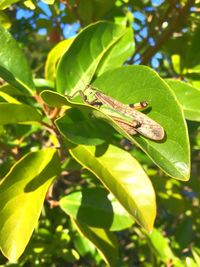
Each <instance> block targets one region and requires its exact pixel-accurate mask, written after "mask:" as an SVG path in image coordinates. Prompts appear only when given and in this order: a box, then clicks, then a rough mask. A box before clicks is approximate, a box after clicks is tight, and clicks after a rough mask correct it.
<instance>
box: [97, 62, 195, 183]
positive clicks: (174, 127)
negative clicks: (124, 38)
mask: <svg viewBox="0 0 200 267" xmlns="http://www.w3.org/2000/svg"><path fill="white" fill-rule="evenodd" d="M94 86H95V87H97V88H98V89H99V90H101V91H102V92H104V93H105V94H107V95H110V96H111V97H113V98H115V99H117V100H119V101H120V102H122V103H124V104H130V103H137V102H140V101H143V100H145V101H147V102H148V104H149V109H147V110H146V111H145V113H146V115H147V116H149V117H150V118H152V119H153V120H155V121H156V122H157V123H159V124H160V125H161V126H162V127H163V128H164V131H165V138H164V139H163V140H162V141H160V142H156V141H153V140H150V139H148V138H145V137H143V136H141V135H139V134H138V135H135V136H130V135H128V134H124V133H123V132H122V131H121V130H120V132H121V133H122V134H123V135H124V136H126V137H127V138H128V139H129V140H130V141H132V142H134V143H136V144H137V145H139V147H141V148H142V150H143V151H144V152H145V153H147V155H148V156H149V157H150V158H151V159H152V160H153V161H154V162H155V163H156V164H157V165H158V166H159V167H160V168H161V169H162V170H163V171H165V172H166V173H167V174H168V175H170V176H172V177H174V178H176V179H180V180H188V179H189V176H190V149H189V139H188V131H187V125H186V122H185V120H184V117H183V113H182V110H181V108H180V106H179V103H178V101H177V100H176V98H175V96H174V94H173V93H172V92H171V90H170V88H169V87H168V86H167V84H166V83H165V82H164V81H163V80H162V79H161V78H160V77H159V76H158V75H157V74H156V73H155V72H154V71H153V70H151V69H150V68H148V67H145V66H129V67H121V68H117V69H115V70H111V71H108V72H106V73H104V74H103V75H101V76H100V77H99V78H98V79H97V80H95V83H94ZM98 116H99V113H98ZM112 125H113V126H114V127H115V125H114V124H113V123H112ZM115 128H116V127H115ZM118 128H119V127H118Z"/></svg>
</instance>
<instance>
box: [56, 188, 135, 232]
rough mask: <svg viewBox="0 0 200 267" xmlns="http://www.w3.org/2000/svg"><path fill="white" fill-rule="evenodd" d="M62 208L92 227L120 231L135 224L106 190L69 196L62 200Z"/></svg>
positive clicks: (95, 190)
mask: <svg viewBox="0 0 200 267" xmlns="http://www.w3.org/2000/svg"><path fill="white" fill-rule="evenodd" d="M60 206H61V208H62V209H63V210H64V211H65V212H66V213H67V214H68V215H69V216H71V217H72V218H73V219H75V220H78V221H79V222H81V223H84V224H86V225H88V226H92V227H97V228H105V229H109V230H110V231H120V230H123V229H125V228H128V227H130V226H131V225H132V224H133V219H132V218H131V217H130V215H129V214H128V213H127V212H126V210H125V209H124V208H123V207H122V206H121V205H120V203H119V202H118V201H117V200H116V199H115V198H114V196H113V195H112V194H108V191H107V190H105V189H104V188H89V189H83V190H82V191H78V192H74V193H72V194H69V195H68V196H66V197H63V198H61V200H60Z"/></svg>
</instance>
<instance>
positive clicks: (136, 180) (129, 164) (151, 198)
mask: <svg viewBox="0 0 200 267" xmlns="http://www.w3.org/2000/svg"><path fill="white" fill-rule="evenodd" d="M70 153H71V155H72V156H73V157H74V158H75V159H76V160H77V161H78V162H79V163H80V164H81V165H83V166H84V167H85V168H87V169H88V170H90V171H91V172H92V173H94V175H95V176H97V178H98V179H99V180H100V181H101V182H102V183H103V184H104V185H105V187H106V188H107V189H108V190H109V191H110V192H111V193H112V194H113V195H114V196H115V198H116V199H117V200H118V201H119V202H120V204H121V205H122V206H123V207H124V208H125V209H126V211H128V213H129V214H131V215H132V216H133V217H134V218H135V219H136V221H137V222H138V223H139V224H140V225H142V226H143V227H144V228H145V229H147V230H148V231H151V229H152V227H153V223H154V219H155V216H156V203H155V193H154V189H153V187H152V184H151V181H150V180H149V178H148V176H147V175H146V173H145V172H144V170H143V169H142V167H141V166H140V164H139V163H138V162H137V161H136V160H135V159H134V158H133V157H132V156H131V155H130V154H129V153H128V152H126V151H124V150H122V149H120V148H117V147H115V146H112V145H109V146H108V147H103V146H98V147H96V148H95V147H90V146H82V145H79V146H76V147H74V148H71V149H70Z"/></svg>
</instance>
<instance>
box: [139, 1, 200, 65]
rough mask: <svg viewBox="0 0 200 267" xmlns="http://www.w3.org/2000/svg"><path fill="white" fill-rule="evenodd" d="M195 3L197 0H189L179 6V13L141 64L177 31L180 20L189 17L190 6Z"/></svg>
mask: <svg viewBox="0 0 200 267" xmlns="http://www.w3.org/2000/svg"><path fill="white" fill-rule="evenodd" d="M194 3H195V0H188V1H187V3H186V4H185V6H184V7H182V8H179V12H178V15H177V16H175V17H174V18H173V19H172V21H171V23H170V24H169V26H168V28H167V29H166V30H165V31H164V32H163V33H162V34H161V35H160V37H159V38H158V40H157V43H156V45H155V46H153V47H150V48H149V49H148V50H147V51H146V52H145V53H144V54H143V56H142V61H141V64H147V63H148V62H149V60H150V59H151V58H152V56H153V55H154V54H155V53H156V52H157V51H158V50H159V49H160V47H161V46H162V45H163V44H164V43H165V42H166V41H167V40H168V39H169V38H170V36H171V35H172V34H173V32H175V31H177V28H178V26H179V25H180V21H183V20H184V19H186V18H187V14H188V11H189V10H190V7H191V6H192V5H193V4H194Z"/></svg>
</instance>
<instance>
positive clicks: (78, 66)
mask: <svg viewBox="0 0 200 267" xmlns="http://www.w3.org/2000/svg"><path fill="white" fill-rule="evenodd" d="M132 53H133V37H132V30H131V29H130V28H129V29H126V28H124V27H121V26H119V25H116V24H114V23H110V22H98V23H95V24H92V25H90V26H88V27H87V28H85V29H84V30H83V31H81V33H80V34H79V35H78V36H77V37H76V38H75V39H74V41H73V43H72V45H71V46H70V48H69V49H68V50H67V52H66V53H65V54H64V55H63V56H62V58H61V59H60V62H59V64H58V68H57V74H56V84H57V91H58V92H62V93H64V92H67V93H68V94H69V93H70V92H72V91H76V90H78V89H79V90H80V89H84V88H85V86H86V85H87V84H88V83H90V81H91V80H92V77H93V76H94V74H96V75H97V74H98V73H99V74H100V73H102V72H103V71H105V70H108V69H111V68H114V67H117V66H120V65H121V64H122V63H123V62H124V61H125V60H126V59H127V58H128V57H129V56H130V55H131V54H132Z"/></svg>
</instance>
